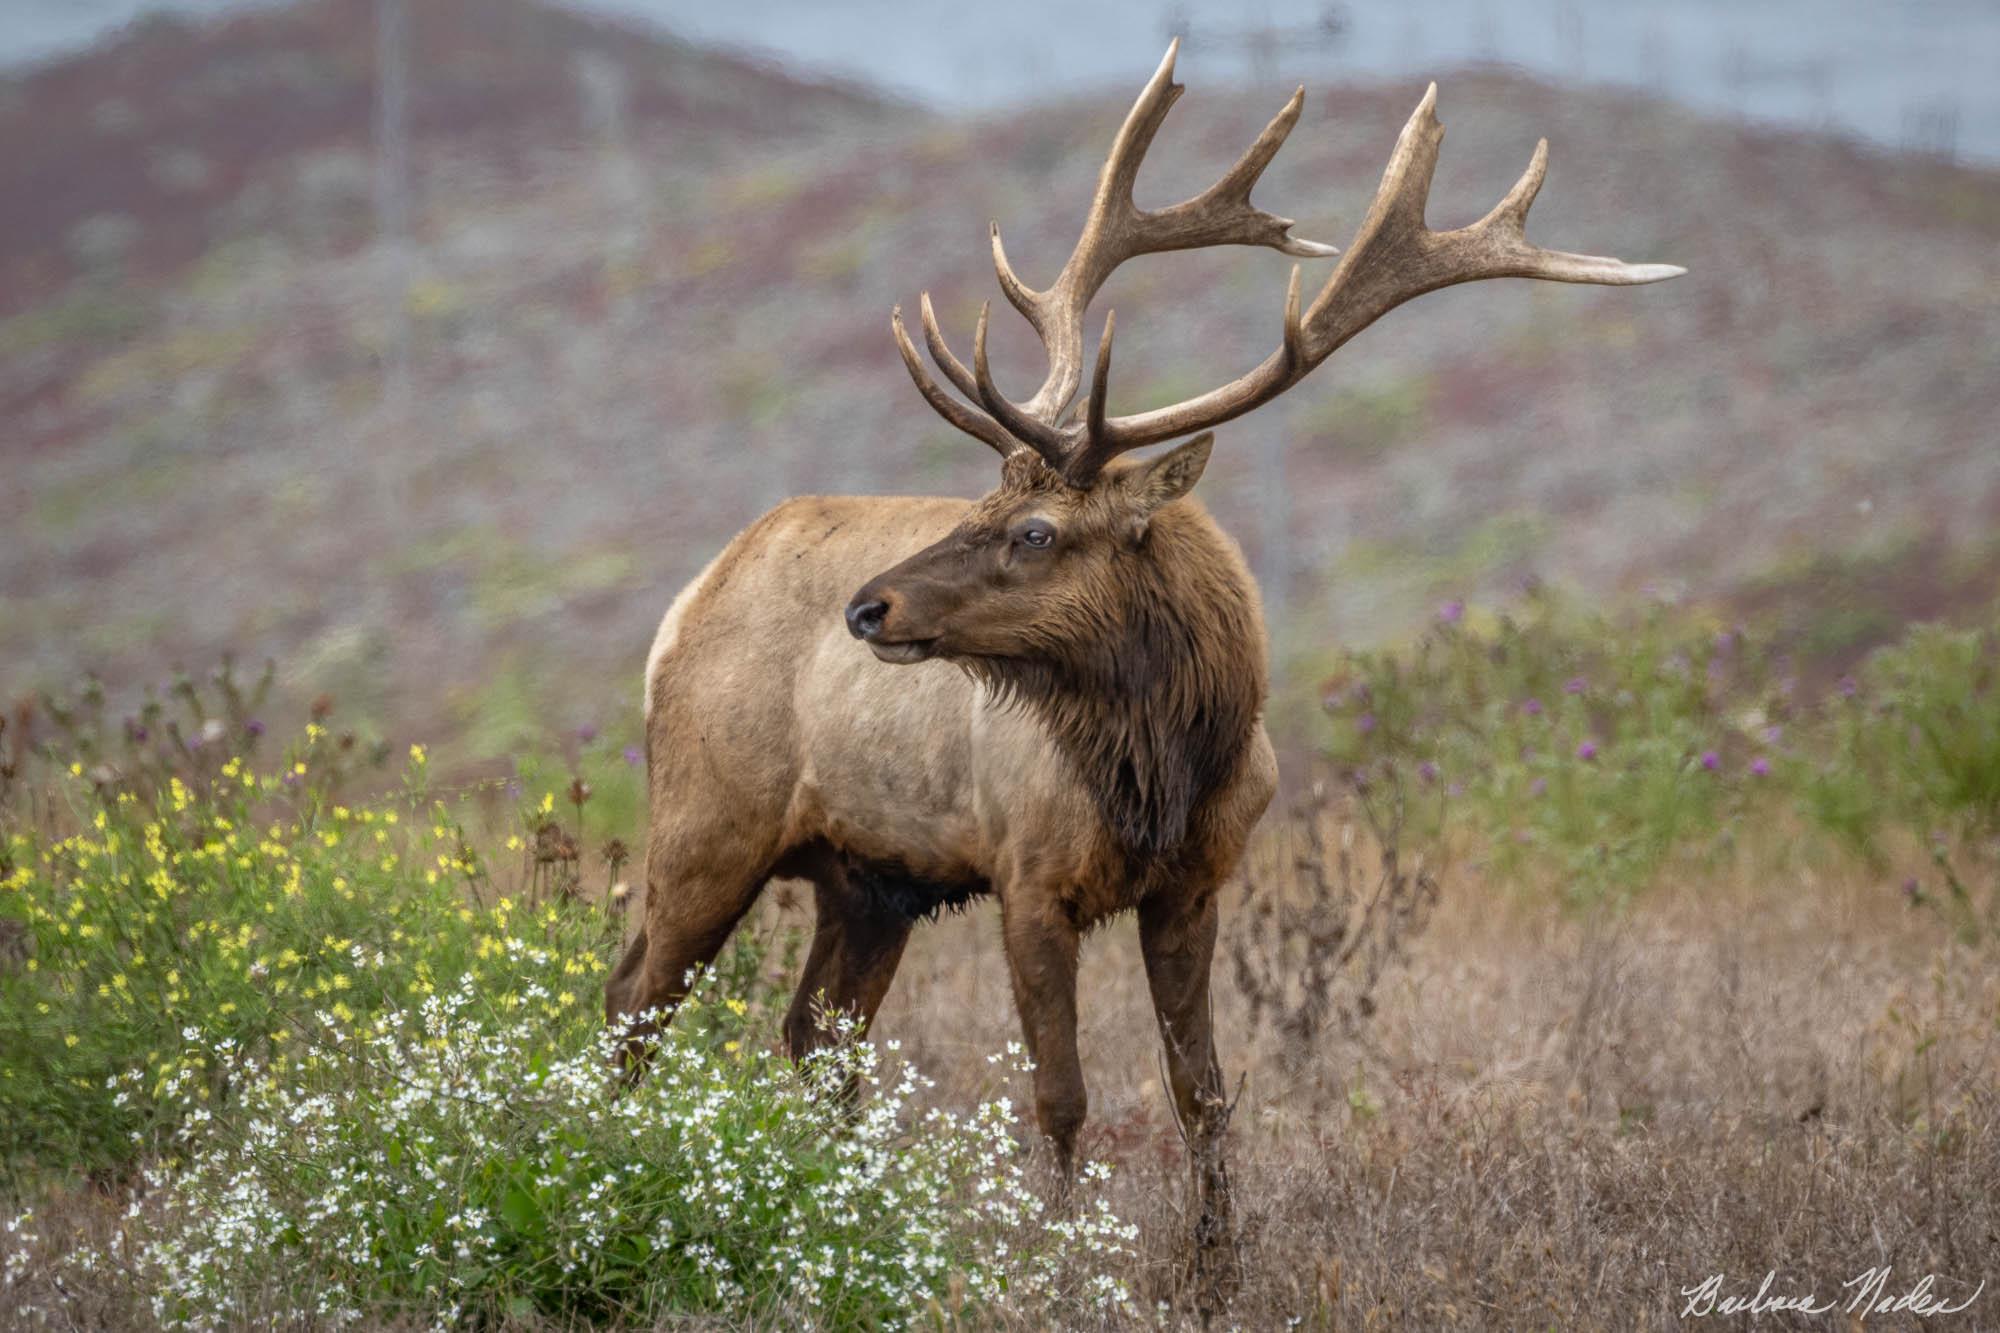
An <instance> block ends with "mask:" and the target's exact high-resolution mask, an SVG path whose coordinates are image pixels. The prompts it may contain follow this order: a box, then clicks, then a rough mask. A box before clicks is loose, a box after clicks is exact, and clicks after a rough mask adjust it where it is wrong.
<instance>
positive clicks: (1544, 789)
mask: <svg viewBox="0 0 2000 1333" xmlns="http://www.w3.org/2000/svg"><path fill="white" fill-rule="evenodd" d="M1548 790H1549V780H1548V779H1547V778H1536V779H1535V780H1534V781H1533V782H1531V783H1529V784H1528V791H1529V792H1530V793H1531V794H1532V795H1535V796H1543V795H1546V794H1547V793H1548Z"/></svg>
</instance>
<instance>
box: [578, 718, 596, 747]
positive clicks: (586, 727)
mask: <svg viewBox="0 0 2000 1333" xmlns="http://www.w3.org/2000/svg"><path fill="white" fill-rule="evenodd" d="M576 738H577V739H578V740H579V741H582V742H583V743H584V744H585V745H588V744H590V743H591V742H592V741H594V740H596V739H597V728H596V727H594V726H592V725H591V724H590V723H588V722H586V723H584V724H583V725H582V726H580V727H578V728H577V729H576Z"/></svg>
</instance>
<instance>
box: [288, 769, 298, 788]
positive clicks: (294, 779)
mask: <svg viewBox="0 0 2000 1333" xmlns="http://www.w3.org/2000/svg"><path fill="white" fill-rule="evenodd" d="M284 783H285V785H286V786H287V787H296V786H298V785H299V775H298V774H297V773H290V772H288V773H286V774H285V776H284Z"/></svg>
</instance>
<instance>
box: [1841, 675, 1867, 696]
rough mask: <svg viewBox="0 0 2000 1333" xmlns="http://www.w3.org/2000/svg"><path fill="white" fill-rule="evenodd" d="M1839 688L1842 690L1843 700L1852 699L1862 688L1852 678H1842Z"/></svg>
mask: <svg viewBox="0 0 2000 1333" xmlns="http://www.w3.org/2000/svg"><path fill="white" fill-rule="evenodd" d="M1837 688H1838V689H1839V690H1840V697H1841V698H1843V699H1852V698H1853V697H1854V696H1855V695H1857V694H1859V693H1860V692H1861V686H1860V685H1858V684H1856V683H1855V680H1854V677H1852V676H1842V677H1841V678H1840V684H1839V686H1838V687H1837Z"/></svg>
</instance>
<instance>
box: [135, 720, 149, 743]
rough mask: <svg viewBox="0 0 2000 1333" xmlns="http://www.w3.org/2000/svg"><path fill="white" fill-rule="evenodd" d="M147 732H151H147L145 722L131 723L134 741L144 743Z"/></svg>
mask: <svg viewBox="0 0 2000 1333" xmlns="http://www.w3.org/2000/svg"><path fill="white" fill-rule="evenodd" d="M149 734H151V733H149V732H148V731H147V730H146V724H145V723H143V722H134V723H133V724H132V739H133V740H134V741H136V742H138V743H139V744H141V745H143V744H145V742H146V737H147V736H148V735H149Z"/></svg>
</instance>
